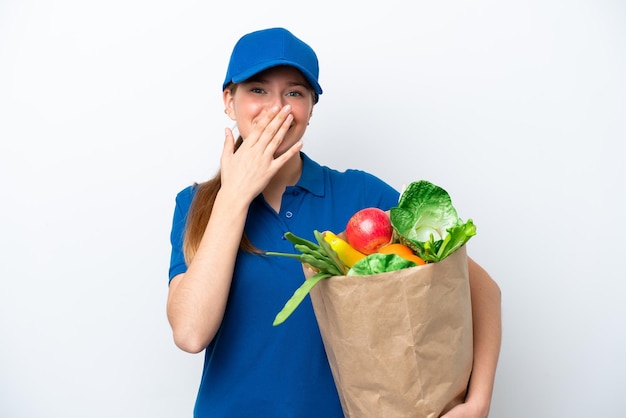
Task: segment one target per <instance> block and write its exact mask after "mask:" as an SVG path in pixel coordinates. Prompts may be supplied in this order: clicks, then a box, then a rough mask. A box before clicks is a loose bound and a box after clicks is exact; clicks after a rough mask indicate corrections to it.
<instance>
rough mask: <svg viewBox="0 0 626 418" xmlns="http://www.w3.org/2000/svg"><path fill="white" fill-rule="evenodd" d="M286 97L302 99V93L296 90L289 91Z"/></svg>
mask: <svg viewBox="0 0 626 418" xmlns="http://www.w3.org/2000/svg"><path fill="white" fill-rule="evenodd" d="M287 96H290V97H302V92H301V91H298V90H294V91H290V92H289V93H287Z"/></svg>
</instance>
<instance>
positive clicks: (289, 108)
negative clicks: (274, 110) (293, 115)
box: [283, 105, 291, 113]
mask: <svg viewBox="0 0 626 418" xmlns="http://www.w3.org/2000/svg"><path fill="white" fill-rule="evenodd" d="M283 112H285V113H289V112H291V105H285V107H283Z"/></svg>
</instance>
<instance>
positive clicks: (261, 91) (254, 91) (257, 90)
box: [250, 87, 265, 94]
mask: <svg viewBox="0 0 626 418" xmlns="http://www.w3.org/2000/svg"><path fill="white" fill-rule="evenodd" d="M250 91H251V92H252V93H257V94H263V93H265V90H263V89H262V88H261V87H252V88H251V89H250Z"/></svg>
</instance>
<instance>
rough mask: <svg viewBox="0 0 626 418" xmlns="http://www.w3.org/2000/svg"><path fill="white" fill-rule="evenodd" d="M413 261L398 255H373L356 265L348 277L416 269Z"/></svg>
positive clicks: (349, 271)
mask: <svg viewBox="0 0 626 418" xmlns="http://www.w3.org/2000/svg"><path fill="white" fill-rule="evenodd" d="M416 265H417V264H415V263H414V262H412V261H409V260H406V259H404V258H402V257H400V256H399V255H397V254H380V253H373V254H370V255H368V256H367V257H364V258H362V259H360V260H359V261H357V262H356V263H354V265H353V266H352V267H351V268H350V270H348V274H347V275H348V276H367V275H370V274H378V273H386V272H388V271H396V270H401V269H405V268H409V267H415V266H416Z"/></svg>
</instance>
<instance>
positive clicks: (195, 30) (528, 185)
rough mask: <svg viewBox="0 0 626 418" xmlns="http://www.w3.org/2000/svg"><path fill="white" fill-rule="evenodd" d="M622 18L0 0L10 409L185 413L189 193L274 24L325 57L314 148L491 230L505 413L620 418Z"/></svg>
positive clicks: (17, 414) (556, 4)
mask: <svg viewBox="0 0 626 418" xmlns="http://www.w3.org/2000/svg"><path fill="white" fill-rule="evenodd" d="M625 23H626V4H625V3H624V2H623V1H618V0H613V1H610V0H574V1H565V0H560V1H559V0H524V1H521V0H520V1H506V2H503V1H495V0H494V1H488V0H476V1H460V0H458V1H453V0H444V1H421V0H420V1H416V2H404V1H399V0H388V1H384V2H377V3H371V4H370V5H368V3H367V2H365V3H363V2H360V3H359V2H354V3H353V4H351V5H349V6H347V5H344V4H343V3H342V2H338V1H333V2H321V4H320V2H314V3H303V4H301V5H296V4H294V2H289V1H284V2H278V1H274V2H271V1H269V2H260V1H228V2H208V1H191V0H178V1H176V2H167V1H147V0H145V1H142V0H112V1H111V0H110V1H106V2H105V1H89V2H86V1H79V0H75V1H71V0H59V1H36V0H32V1H16V0H3V1H1V2H0V138H1V142H0V144H1V145H0V174H1V180H0V181H1V183H0V186H1V191H2V205H1V206H0V227H1V230H0V254H1V257H2V259H1V262H2V270H1V271H2V275H3V278H2V285H1V286H0V416H2V417H6V418H33V417H36V418H39V417H42V418H43V417H46V418H47V417H50V418H73V417H77V418H78V417H80V418H83V417H90V418H100V417H102V418H105V417H106V418H109V417H116V418H120V417H133V418H135V417H153V418H156V417H159V418H160V417H163V418H165V417H176V418H178V417H189V416H191V410H192V406H193V402H194V399H195V392H196V390H197V385H198V380H199V377H200V369H201V363H202V355H190V354H186V353H183V352H182V351H179V350H178V349H176V348H175V346H174V344H173V342H172V340H171V334H170V330H169V326H168V323H167V320H166V316H165V297H166V293H167V268H168V262H169V241H168V240H169V230H170V223H171V217H172V211H173V208H174V196H175V194H176V192H178V190H180V189H182V188H183V187H185V186H187V185H188V184H190V183H191V182H193V181H202V180H205V179H207V178H209V177H211V176H212V175H213V174H214V173H215V171H216V170H217V163H218V158H219V153H220V150H221V144H222V141H223V129H224V127H225V126H230V121H229V120H228V119H227V118H226V117H225V115H224V114H223V112H222V110H223V104H222V102H221V84H222V81H223V76H224V73H225V70H226V63H227V61H228V58H229V54H230V50H231V48H232V46H233V45H234V43H235V42H236V40H237V39H238V38H239V36H240V35H242V34H244V33H246V32H249V31H252V30H256V29H261V28H265V27H271V26H285V27H287V28H289V29H291V30H292V32H294V33H295V34H296V35H297V36H299V37H301V38H303V39H304V40H306V41H307V42H308V43H309V44H311V46H313V48H314V49H315V50H316V51H317V53H318V56H319V59H320V62H321V75H320V83H321V84H322V87H323V88H324V90H325V92H324V94H323V95H322V96H321V100H320V102H319V104H318V106H317V107H316V108H315V112H314V117H313V119H312V123H311V126H310V129H309V131H308V132H307V135H306V139H305V151H306V152H307V153H308V154H309V155H310V156H311V157H313V158H314V159H316V160H318V161H319V162H321V163H323V164H326V165H330V166H333V167H336V168H340V169H343V168H347V167H355V168H362V169H365V170H367V171H370V172H372V173H374V174H376V175H378V176H379V177H381V178H383V179H384V180H386V181H388V182H389V183H390V184H392V185H393V186H395V187H397V188H400V187H401V186H402V184H403V183H407V182H410V181H413V180H418V179H422V178H423V179H428V180H430V181H432V182H435V183H437V184H439V185H441V186H442V187H444V188H445V189H446V190H448V192H449V193H450V195H451V196H452V198H453V203H454V204H455V206H456V208H457V210H458V212H459V215H460V216H461V217H462V218H472V219H473V220H474V222H475V223H476V225H477V228H478V235H477V236H476V237H474V238H473V239H472V240H471V241H470V244H469V247H468V251H469V253H470V255H472V256H473V257H474V258H475V259H477V260H478V261H479V262H480V263H481V264H483V266H484V267H486V268H487V270H488V271H489V272H490V273H491V274H492V276H493V277H494V278H495V279H496V280H497V281H498V283H499V284H500V286H501V288H502V293H503V320H504V336H503V345H502V353H501V357H500V363H499V368H498V373H497V381H496V389H495V393H494V398H493V405H492V414H491V417H496V418H529V417H533V418H537V417H539V418H543V417H555V418H557V417H585V418H588V417H600V416H601V417H621V416H623V412H622V410H623V396H624V395H623V391H624V378H625V376H626V365H625V361H624V353H626V335H625V332H626V331H625V330H626V327H625V325H626V324H625V319H626V304H625V303H624V294H625V293H626V280H625V279H626V277H625V276H626V274H625V273H624V266H623V260H624V257H625V253H624V249H625V248H624V247H625V244H624V242H625V239H624V236H626V227H625V226H624V225H625V216H626V203H625V192H624V184H623V182H624V180H625V179H626V172H625V171H626V170H625V169H624V165H625V158H624V151H623V143H624V140H625V139H626V124H625V119H626V118H625V116H626V81H625V80H626V78H625V77H624V74H626V24H625ZM294 373H297V371H295V370H294Z"/></svg>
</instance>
